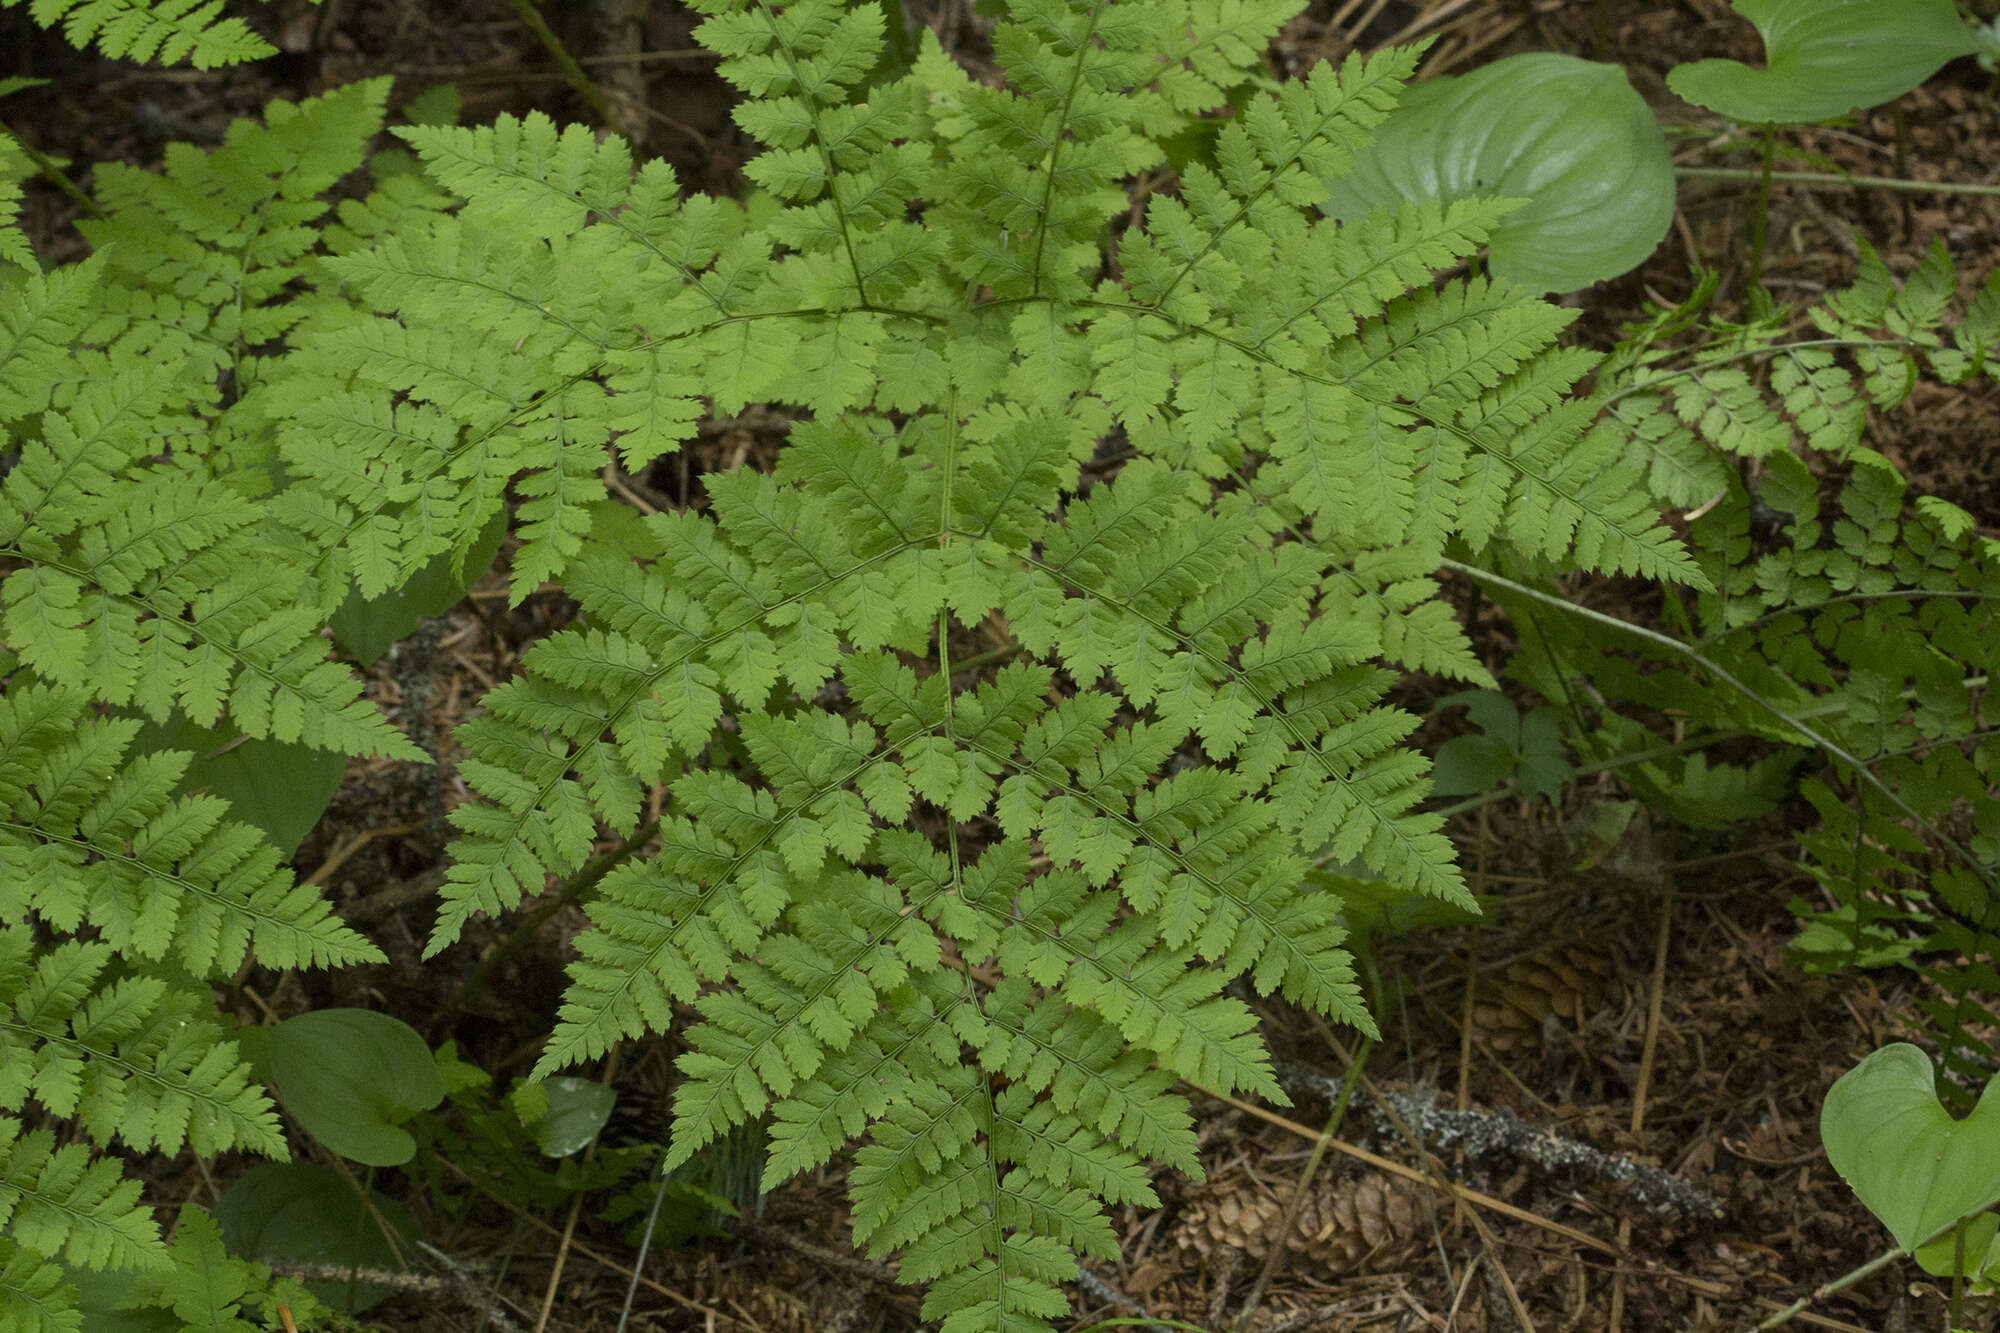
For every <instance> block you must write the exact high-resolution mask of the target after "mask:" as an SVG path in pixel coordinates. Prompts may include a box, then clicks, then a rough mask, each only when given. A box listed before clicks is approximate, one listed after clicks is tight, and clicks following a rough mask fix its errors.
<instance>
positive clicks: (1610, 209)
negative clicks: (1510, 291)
mask: <svg viewBox="0 0 2000 1333" xmlns="http://www.w3.org/2000/svg"><path fill="white" fill-rule="evenodd" d="M1329 187H1330V188H1331V190H1332V196H1331V198H1329V199H1328V201H1327V202H1326V203H1324V204H1322V205H1321V208H1322V209H1324V210H1325V211H1326V212H1327V213H1329V214H1331V215H1332V216H1334V217H1338V218H1343V219H1345V218H1356V217H1360V216H1361V215H1362V214H1364V213H1366V212H1368V211H1369V210H1370V209H1373V208H1399V207H1401V206H1402V205H1403V204H1404V203H1405V202H1411V203H1414V202H1417V201H1420V200H1424V199H1443V200H1447V201H1450V200H1454V199H1466V198H1470V197H1472V196H1474V195H1492V194H1497V195H1505V196H1508V197H1512V198H1517V199H1525V200H1526V201H1527V203H1526V204H1525V205H1524V206H1523V207H1522V208H1521V209H1519V210H1518V211H1516V212H1515V213H1513V214H1511V215H1509V216H1508V218H1507V219H1506V220H1505V221H1504V222H1502V223H1501V224H1500V226H1499V228H1498V229H1497V230H1496V231H1495V232H1494V234H1493V239H1492V242H1491V245H1490V260H1491V267H1492V270H1493V272H1494V273H1495V274H1496V275H1497V276H1499V277H1502V278H1506V279H1508V280H1509V281H1511V282H1515V283H1518V284H1520V285H1521V286H1523V287H1526V288H1528V289H1529V290H1531V291H1536V292H1551V291H1554V292H1567V291H1575V290H1576V289H1578V288H1580V287H1588V286H1589V285H1590V284H1591V283H1593V282H1600V281H1602V280H1604V279H1605V278H1611V277H1616V276H1617V275H1619V274H1620V273H1624V272H1626V271H1628V270H1630V269H1632V268H1634V267H1636V266H1637V265H1639V264H1640V263H1641V262H1643V261H1644V260H1645V258H1646V256H1647V255H1649V254H1651V253H1652V252H1653V249H1654V247H1655V246H1657V245H1658V244H1659V243H1660V238H1661V237H1663V236H1665V235H1666V234H1667V226H1668V224H1669V223H1671V222H1672V221H1673V215H1674V169H1673V162H1672V161H1671V159H1670V158H1669V157H1668V155H1667V141H1666V136H1665V135H1663V134H1662V133H1661V132H1660V125H1659V122H1658V121H1656V120H1655V119H1653V113H1652V112H1651V111H1649V110H1647V108H1646V104H1645V102H1644V101H1642V100H1641V99H1640V97H1639V94H1638V93H1636V92H1634V91H1633V90H1632V85H1631V83H1629V82H1628V81H1627V80H1626V78H1625V71H1624V70H1622V69H1620V68H1619V67H1618V66H1616V65H1600V64H1597V63H1595V62H1593V61H1589V60H1578V59H1577V58H1576V57H1574V56H1565V55H1557V54H1555V53H1553V52H1540V53H1535V54H1529V55H1518V56H1509V57H1507V58H1506V59H1504V60H1496V61H1494V62H1493V63H1492V64H1491V65H1487V66H1484V67H1483V68H1480V69H1477V70H1475V71H1473V72H1472V73H1470V74H1466V75H1463V76H1461V77H1459V78H1448V79H1433V80H1431V81H1430V82H1428V83H1422V84H1418V85H1417V86H1416V87H1414V88H1412V89H1411V90H1410V91H1409V93H1408V94H1407V95H1406V96H1405V98H1404V100H1403V105H1402V106H1401V107H1400V108H1399V109H1398V110H1397V111H1396V112H1395V114H1394V115H1392V116H1390V117H1389V119H1388V120H1387V121H1386V122H1385V123H1384V124H1383V125H1382V127H1381V130H1380V131H1379V132H1378V134H1377V135H1376V139H1375V143H1374V145H1373V146H1372V147H1370V148H1369V149H1367V150H1366V151H1365V152H1363V153H1362V154H1361V155H1360V156H1359V158H1358V159H1357V161H1356V163H1355V169H1354V172H1353V174H1352V175H1349V176H1346V177H1342V178H1340V179H1338V180H1335V181H1331V182H1329Z"/></svg>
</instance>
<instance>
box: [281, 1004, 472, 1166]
mask: <svg viewBox="0 0 2000 1333" xmlns="http://www.w3.org/2000/svg"><path fill="white" fill-rule="evenodd" d="M269 1059H270V1069H271V1081H272V1082H273V1083H275V1084H277V1087H278V1093H279V1095H280V1096H282V1097H283V1098H284V1099H285V1109H286V1110H288V1111H290V1112H291V1113H292V1116H293V1117H294V1118H295V1119H297V1121H298V1122H299V1125H300V1126H301V1127H302V1128H303V1129H304V1130H305V1131H306V1133H308V1134H310V1135H312V1136H313V1137H314V1138H316V1139H318V1140H319V1141H320V1142H321V1143H323V1144H325V1145H326V1146H327V1147H328V1148H330V1149H332V1150H333V1151H334V1152H337V1153H339V1154H340V1155H341V1156H342V1157H347V1158H351V1159H353V1160H354V1161H357V1162H363V1163H366V1164H367V1165H369V1166H401V1165H402V1164H403V1163H404V1162H407V1161H409V1160H410V1158H412V1157H414V1156H415V1155H416V1152H417V1141H416V1140H415V1139H413V1138H411V1137H410V1135H409V1134H408V1133H406V1132H405V1131H403V1130H401V1129H398V1128H397V1126H398V1125H400V1124H401V1123H402V1122H403V1121H405V1120H408V1119H409V1118H410V1117H411V1116H413V1115H415V1114H416V1113H417V1112H419V1111H424V1110H428V1109H430V1108H431V1107H433V1106H436V1105H437V1104H438V1102H440V1101H442V1100H443V1099H444V1077H443V1076H442V1075H441V1074H439V1073H438V1067H437V1060H436V1059H435V1058H434V1057H433V1056H432V1055H431V1052H430V1047H428V1046H426V1045H424V1039H423V1038H422V1037H420V1036H418V1035H417V1033H416V1030H415V1029H414V1028H412V1027H411V1026H410V1025H409V1024H407V1023H405V1022H403V1021H402V1020H400V1019H395V1018H391V1017H389V1016H388V1015H387V1014H378V1013H375V1012H374V1011H372V1010H368V1009H318V1010H315V1011H313V1012H312V1013H309V1014H300V1015H299V1016H298V1017H297V1018H288V1019H286V1020H285V1021H284V1022H282V1023H280V1024H278V1026H277V1027H276V1028H274V1029H273V1030H272V1032H271V1040H270V1053H269Z"/></svg>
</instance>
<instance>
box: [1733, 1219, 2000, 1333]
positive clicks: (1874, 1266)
mask: <svg viewBox="0 0 2000 1333" xmlns="http://www.w3.org/2000/svg"><path fill="white" fill-rule="evenodd" d="M1996 1203H2000V1198H1993V1199H1988V1200H1987V1201H1986V1202H1985V1203H1982V1204H1980V1205H1979V1206H1978V1207H1977V1208H1973V1209H1970V1210H1968V1211H1967V1212H1964V1213H1961V1214H1959V1215H1958V1216H1957V1217H1954V1218H1952V1219H1951V1221H1949V1222H1947V1223H1945V1224H1944V1225H1943V1226H1941V1227H1939V1228H1938V1229H1937V1230H1936V1231H1933V1232H1932V1233H1931V1234H1930V1235H1928V1236H1925V1237H1924V1238H1923V1239H1922V1240H1920V1241H1918V1242H1917V1243H1916V1244H1915V1245H1914V1246H1912V1247H1911V1248H1909V1249H1904V1248H1903V1247H1902V1246H1901V1245H1898V1246H1896V1247H1895V1248H1893V1249H1889V1250H1885V1251H1883V1252H1882V1253H1881V1254H1878V1255H1876V1256H1875V1257H1874V1258H1873V1259H1870V1260H1869V1261H1868V1262H1867V1263H1865V1264H1860V1265H1857V1266H1856V1267H1854V1268H1850V1269H1848V1270H1847V1271H1846V1272H1845V1273H1842V1274H1841V1275H1840V1276H1839V1277H1837V1278H1835V1279H1833V1281H1831V1282H1823V1283H1821V1284H1820V1285H1819V1286H1817V1287H1814V1288H1813V1289H1812V1290H1811V1291H1809V1292H1807V1293H1806V1294H1805V1295H1803V1296H1801V1297H1799V1298H1798V1299H1797V1300H1795V1301H1793V1302H1792V1303H1791V1304H1790V1305H1787V1306H1786V1307H1785V1308H1784V1309H1782V1310H1779V1311H1778V1312H1776V1313H1775V1314H1772V1315H1770V1316H1768V1317H1766V1318H1765V1319H1764V1320H1763V1321H1762V1322H1760V1323H1756V1324H1752V1325H1750V1326H1749V1327H1748V1328H1746V1329H1745V1330H1744V1333H1766V1330H1768V1329H1773V1328H1782V1327H1783V1326H1784V1325H1786V1324H1789V1323H1791V1322H1792V1320H1794V1319H1796V1318H1797V1317H1798V1316H1799V1315H1801V1314H1804V1313H1805V1309H1806V1307H1807V1306H1809V1305H1811V1304H1813V1303H1814V1302H1816V1301H1823V1300H1825V1299H1826V1298H1827V1297H1829V1296H1838V1295H1839V1294H1840V1293H1841V1292H1843V1291H1846V1290H1847V1289H1848V1288H1849V1287H1851V1286H1853V1285H1854V1284H1855V1283H1857V1282H1860V1281H1862V1280H1864V1279H1866V1278H1870V1277H1873V1276H1874V1275H1875V1274H1877V1273H1879V1272H1881V1271H1882V1270H1883V1269H1885V1268H1887V1267H1888V1266H1889V1265H1890V1264H1893V1263H1895V1262H1896V1260H1898V1259H1906V1258H1908V1257H1909V1256H1910V1255H1912V1254H1915V1253H1916V1252H1917V1251H1918V1250H1921V1249H1922V1248H1924V1246H1926V1245H1929V1244H1931V1243H1932V1242H1934V1241H1940V1240H1943V1239H1944V1238H1945V1237H1946V1236H1949V1235H1951V1234H1952V1232H1954V1231H1955V1230H1957V1229H1959V1228H1961V1227H1963V1226H1964V1225H1965V1224H1966V1222H1968V1221H1970V1220H1971V1219H1972V1218H1975V1217H1977V1216H1979V1215H1980V1214H1981V1213H1983V1212H1985V1211H1986V1210H1987V1209H1988V1208H1991V1207H1992V1206H1993V1205H1994V1204H1996ZM1957 1266H1958V1267H1960V1268H1963V1267H1964V1264H1963V1262H1962V1256H1961V1262H1960V1263H1959V1264H1958V1265H1957ZM1957 1317H1958V1314H1957V1311H1956V1310H1955V1309H1954V1310H1953V1311H1952V1319H1953V1321H1954V1322H1956V1320H1957Z"/></svg>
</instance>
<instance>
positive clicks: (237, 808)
mask: <svg viewBox="0 0 2000 1333" xmlns="http://www.w3.org/2000/svg"><path fill="white" fill-rule="evenodd" d="M157 750H186V751H188V752H189V753H191V754H193V755H194V762H192V763H190V764H189V765H188V768H187V773H186V774H185V775H184V776H183V777H182V778H181V784H180V786H181V790H182V791H202V790H207V791H208V792H210V793H212V794H214V795H216V796H220V797H222V798H223V799H224V800H226V801H228V802H229V816H230V818H232V819H240V820H242V821H243V822H244V823H246V824H251V825H255V826H256V827H257V828H260V829H262V830H263V831H264V836H265V838H267V839H269V841H270V843H271V845H272V846H273V847H276V848H277V849H278V850H279V851H281V852H283V853H284V854H285V855H286V856H290V855H291V854H292V853H293V852H295V851H297V850H298V849H299V843H301V842H302V841H304V840H305V836H306V834H308V833H310V832H311V831H312V826H313V825H314V824H317V823H318V822H319V817H320V816H321V815H323V814H325V813H326V807H327V805H328V804H329V803H331V802H332V800H333V793H334V792H335V791H336V790H338V789H339V787H340V778H341V775H342V774H343V773H345V772H346V771H347V757H346V756H345V755H341V754H336V753H334V752H332V751H330V750H315V749H312V748H311V747H310V746H305V745H287V744H285V743H284V742H282V741H274V740H268V739H267V740H257V739H254V738H252V737H248V736H244V735H243V734H242V733H241V732H239V731H237V730H236V729H235V728H233V727H223V728H218V727H204V726H200V725H198V724H196V723H194V722H191V721H189V720H188V718H187V716H186V714H183V713H178V712H177V713H175V714H173V716H171V717H169V718H168V719H167V721H166V722H165V723H157V722H149V723H147V724H146V725H145V726H144V727H143V728H141V729H140V732H139V735H138V738H137V739H136V740H135V741H134V742H133V746H132V753H133V755H135V756H136V755H139V754H149V753H152V752H154V751H157Z"/></svg>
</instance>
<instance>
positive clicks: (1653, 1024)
mask: <svg viewBox="0 0 2000 1333" xmlns="http://www.w3.org/2000/svg"><path fill="white" fill-rule="evenodd" d="M1665 879H1666V887H1665V889H1664V890H1663V891H1662V893H1661V895H1660V929H1659V933H1658V934H1657V935H1656V936H1655V937H1654V939H1653V979H1652V982H1651V985H1650V986H1649V988H1648V989H1649V990H1650V991H1651V992H1652V993H1651V994H1650V995H1649V996H1648V997H1647V1000H1646V1042H1645V1046H1644V1048H1643V1049H1642V1050H1641V1052H1640V1055H1639V1086H1638V1087H1636V1088H1634V1089H1633V1090H1632V1137H1633V1138H1635V1139H1638V1140H1639V1143H1640V1146H1641V1147H1644V1146H1645V1139H1644V1138H1643V1137H1642V1136H1643V1134H1644V1132H1645V1127H1646V1093H1647V1091H1648V1089H1650V1088H1651V1086H1652V1082H1653V1055H1654V1052H1655V1051H1656V1050H1657V1049H1658V1047H1659V1040H1660V997H1661V994H1662V992H1664V991H1665V990H1666V982H1667V940H1668V937H1669V935H1670V933H1671V927H1672V925H1673V919H1674V879H1673V876H1672V875H1666V876H1665ZM1631 1243H1632V1219H1631V1218H1629V1217H1621V1218H1619V1219H1618V1248H1619V1249H1621V1250H1629V1247H1630V1245H1631ZM1624 1317H1625V1266H1624V1265H1623V1264H1620V1265H1619V1266H1618V1268H1617V1269H1616V1270H1615V1271H1614V1272H1613V1273H1612V1274H1611V1318H1610V1325H1609V1326H1610V1329H1611V1333H1618V1330H1619V1328H1620V1325H1621V1322H1622V1321H1623V1319H1624Z"/></svg>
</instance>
